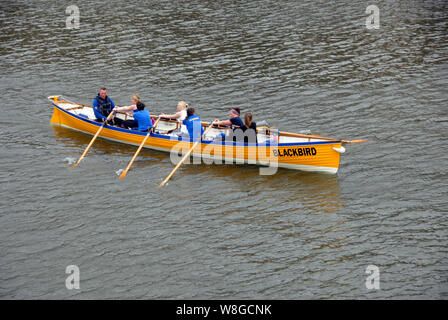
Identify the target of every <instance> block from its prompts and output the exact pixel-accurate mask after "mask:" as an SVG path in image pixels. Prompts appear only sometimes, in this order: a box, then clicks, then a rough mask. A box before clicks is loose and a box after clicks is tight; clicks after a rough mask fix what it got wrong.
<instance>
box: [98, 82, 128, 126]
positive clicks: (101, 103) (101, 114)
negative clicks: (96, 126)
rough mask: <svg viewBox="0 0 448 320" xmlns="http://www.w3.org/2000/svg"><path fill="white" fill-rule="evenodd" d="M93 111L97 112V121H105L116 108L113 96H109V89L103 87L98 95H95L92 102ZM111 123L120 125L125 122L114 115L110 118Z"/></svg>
mask: <svg viewBox="0 0 448 320" xmlns="http://www.w3.org/2000/svg"><path fill="white" fill-rule="evenodd" d="M92 106H93V113H94V114H95V117H96V121H98V122H103V121H105V120H106V118H107V117H108V116H109V114H110V113H111V112H112V110H113V109H114V108H115V104H114V102H113V101H112V99H111V98H109V97H108V96H107V89H106V88H101V90H100V92H99V93H98V95H97V96H96V97H95V99H94V100H93V103H92ZM109 123H110V124H115V125H118V126H120V125H121V124H122V123H123V120H122V119H120V118H117V117H114V118H113V119H111V120H110V122H109Z"/></svg>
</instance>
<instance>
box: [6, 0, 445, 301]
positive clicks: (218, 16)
mask: <svg viewBox="0 0 448 320" xmlns="http://www.w3.org/2000/svg"><path fill="white" fill-rule="evenodd" d="M76 4H77V5H78V7H79V11H80V27H79V29H73V30H69V29H67V28H66V19H67V17H68V16H69V15H68V14H66V11H65V10H66V6H67V5H68V4H67V3H65V2H61V1H20V0H18V1H2V2H0V26H1V31H2V32H1V33H0V71H1V72H0V75H1V76H0V92H1V93H0V95H1V110H2V117H1V120H0V122H1V127H0V130H1V134H0V137H1V138H0V139H1V145H0V153H1V167H0V168H1V170H0V183H1V186H2V187H1V196H0V209H1V211H0V240H1V242H0V298H4V299H5V298H13V299H24V298H31V299H59V298H62V299H66V298H74V299H93V298H101V299H102V298H105V299H110V298H124V299H161V298H166V299H184V298H185V299H187V298H193V299H196V298H201V299H228V298H235V299H245V298H256V299H305V298H307V299H308V298H310V299H347V298H354V299H358V298H361V299H365V298H368V299H370V298H382V299H389V298H392V299H399V298H405V299H414V298H424V299H446V298H447V297H448V240H447V239H448V237H447V227H448V223H447V213H448V212H447V211H448V210H447V197H448V188H447V187H448V186H447V178H448V172H447V165H448V155H447V149H446V146H447V143H446V139H447V137H448V134H447V132H448V131H447V129H448V125H447V124H448V77H447V76H448V61H447V57H448V41H447V40H448V2H446V1H435V0H434V1H376V4H377V5H378V7H379V9H380V28H379V29H378V30H368V29H367V28H366V26H365V21H366V17H367V16H368V14H366V12H365V10H366V7H367V6H368V5H370V4H371V3H370V2H366V1H348V0H345V1H343V0H341V1H311V0H309V1H265V0H263V1H249V2H246V1H220V2H215V1H146V2H145V3H144V4H140V3H139V2H137V1H126V2H121V1H108V2H102V1H78V2H77V3H76ZM101 86H106V87H107V88H108V93H109V95H110V96H111V97H112V98H113V99H114V101H115V102H116V103H118V104H121V105H123V104H127V103H128V102H129V96H130V95H131V94H133V93H138V94H140V95H141V96H142V97H143V100H144V101H145V102H146V103H147V105H149V108H150V110H151V113H159V112H165V113H166V112H173V111H174V110H175V107H176V104H177V101H178V100H186V101H188V102H189V103H190V104H191V105H192V106H194V107H195V108H196V110H197V113H198V114H199V115H200V116H201V118H202V119H203V120H212V119H214V118H225V117H226V116H227V110H228V109H229V107H230V106H239V107H240V108H241V109H242V110H243V111H244V112H246V111H249V110H250V111H252V112H253V113H254V115H255V120H257V121H260V120H267V121H268V122H269V123H270V124H271V125H275V126H277V127H278V128H280V129H281V130H286V131H294V132H299V131H301V130H310V131H311V132H313V133H318V134H322V135H326V136H331V137H338V138H342V139H347V140H350V139H368V142H367V143H364V144H357V145H346V148H347V152H346V153H345V154H344V155H343V157H342V162H341V167H340V170H339V172H338V174H337V175H322V174H310V173H303V172H298V171H297V172H296V171H290V170H279V172H278V173H277V174H276V175H273V176H261V175H259V171H258V168H257V167H254V166H232V165H205V164H200V165H185V166H183V167H181V169H179V170H178V172H176V174H175V175H174V176H173V178H172V179H171V180H170V182H169V183H168V185H167V186H166V187H165V188H163V189H157V188H156V186H157V185H158V184H159V183H160V182H161V181H162V180H163V179H164V178H165V177H166V176H167V175H168V173H169V172H170V171H171V170H172V168H173V165H172V164H171V162H170V160H169V156H168V155H167V154H165V153H161V152H156V151H150V150H144V151H142V153H141V155H140V156H139V157H138V159H137V160H136V162H135V164H134V165H133V167H132V169H131V171H130V172H129V173H128V175H127V178H126V179H124V180H119V179H118V178H117V174H116V172H117V171H119V170H120V169H123V168H125V167H126V165H127V163H128V161H129V160H130V158H131V157H132V155H133V153H134V152H135V147H132V146H126V145H121V144H118V143H113V142H108V141H104V140H98V141H97V142H95V144H94V146H93V148H92V150H91V151H90V152H89V153H88V155H87V157H86V158H85V159H84V161H83V163H82V164H81V165H80V166H79V167H78V168H76V169H75V170H69V169H68V168H69V167H70V165H71V163H73V161H74V160H75V159H77V158H78V157H79V156H80V155H81V153H82V152H83V150H84V148H85V147H86V145H87V144H88V142H89V141H90V139H91V137H89V136H87V135H84V134H82V133H77V132H73V131H71V130H69V129H65V128H60V127H53V126H51V125H50V124H49V121H50V117H51V114H52V109H51V108H50V107H49V103H48V102H47V100H46V97H47V96H49V95H56V94H58V95H63V96H65V97H67V98H69V99H70V100H74V101H79V102H81V103H86V104H91V102H92V99H93V97H94V96H95V95H96V93H97V92H98V88H99V87H101ZM72 264H73V265H77V266H78V267H79V268H80V276H81V282H80V283H81V289H80V290H67V289H66V287H65V279H66V277H67V276H68V275H67V274H66V273H65V270H66V267H67V266H68V265H72ZM368 265H376V266H377V267H378V268H379V270H380V290H368V289H367V288H366V286H365V282H366V278H367V276H368V275H367V274H366V268H367V266H368Z"/></svg>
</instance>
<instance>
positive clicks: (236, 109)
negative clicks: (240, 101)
mask: <svg viewBox="0 0 448 320" xmlns="http://www.w3.org/2000/svg"><path fill="white" fill-rule="evenodd" d="M232 109H233V110H235V111H236V112H237V113H238V115H240V114H241V110H240V108H238V107H235V108H232Z"/></svg>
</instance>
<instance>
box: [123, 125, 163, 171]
mask: <svg viewBox="0 0 448 320" xmlns="http://www.w3.org/2000/svg"><path fill="white" fill-rule="evenodd" d="M159 120H160V118H159V119H157V121H156V122H155V123H154V127H153V128H155V127H156V126H157V124H158V123H159ZM150 135H151V130H149V131H148V134H147V135H146V137H145V139H143V141H142V143H141V144H140V146H139V147H138V149H137V151H136V152H135V154H134V156H133V157H132V159H131V161H130V162H129V164H128V167H127V168H126V169H125V170H124V171H123V172H122V173H121V174H120V179H123V178H124V177H126V174H127V173H128V171H129V169H130V168H131V166H132V164H133V163H134V160H135V158H137V155H138V154H139V153H140V150H142V148H143V145H144V144H145V142H146V140H147V139H148V138H149V136H150Z"/></svg>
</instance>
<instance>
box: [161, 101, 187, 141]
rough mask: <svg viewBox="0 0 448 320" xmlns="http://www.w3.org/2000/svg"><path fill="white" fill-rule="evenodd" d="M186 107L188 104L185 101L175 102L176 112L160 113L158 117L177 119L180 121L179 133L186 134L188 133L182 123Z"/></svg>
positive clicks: (185, 115) (185, 114)
mask: <svg viewBox="0 0 448 320" xmlns="http://www.w3.org/2000/svg"><path fill="white" fill-rule="evenodd" d="M187 108H188V104H187V103H186V102H185V101H179V102H178V103H177V112H176V113H174V114H165V113H162V114H160V117H161V118H166V119H179V120H180V123H181V125H180V135H187V134H188V131H187V128H186V127H185V125H184V124H183V121H184V120H185V118H186V117H187Z"/></svg>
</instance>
